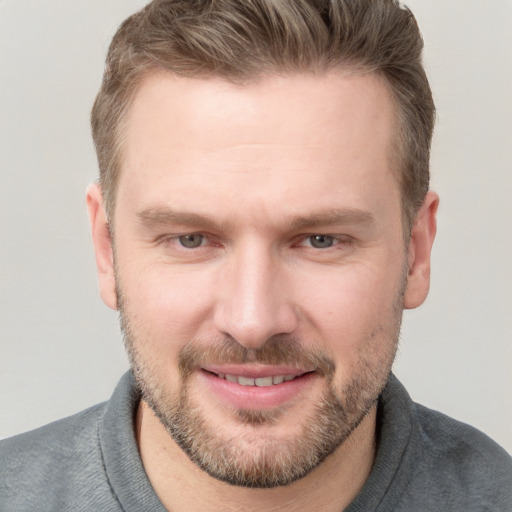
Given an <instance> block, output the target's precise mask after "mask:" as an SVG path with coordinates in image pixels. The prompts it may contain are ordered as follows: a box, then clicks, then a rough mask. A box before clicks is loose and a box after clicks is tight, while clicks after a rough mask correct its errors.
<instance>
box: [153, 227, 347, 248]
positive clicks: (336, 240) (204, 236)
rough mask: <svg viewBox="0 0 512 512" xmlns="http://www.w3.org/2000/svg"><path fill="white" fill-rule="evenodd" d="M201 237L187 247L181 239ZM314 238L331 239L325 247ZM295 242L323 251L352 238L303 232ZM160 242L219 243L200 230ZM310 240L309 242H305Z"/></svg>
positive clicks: (296, 244) (180, 245) (181, 244)
mask: <svg viewBox="0 0 512 512" xmlns="http://www.w3.org/2000/svg"><path fill="white" fill-rule="evenodd" d="M197 236H198V237H201V241H200V243H199V245H197V246H193V247H187V246H186V245H184V244H183V242H182V240H181V239H185V238H186V237H197ZM314 238H317V239H329V240H330V241H331V244H330V245H327V246H325V247H315V246H314V244H313V243H312V239H314ZM295 240H297V242H294V244H293V245H294V246H296V247H309V248H312V249H316V250H318V251H324V250H327V249H331V248H333V247H336V246H338V245H345V246H346V245H351V243H352V239H351V238H350V237H347V236H339V235H338V236H336V235H330V234H325V233H314V234H305V235H300V237H296V239H295ZM161 241H162V243H163V244H164V245H169V244H171V243H176V244H178V245H179V247H180V248H182V249H184V250H189V251H192V250H194V249H199V248H201V247H204V246H205V245H206V244H205V242H208V241H209V242H210V243H212V244H213V245H214V246H215V245H220V244H216V243H215V242H214V241H213V240H212V237H210V236H208V235H207V234H205V233H201V232H196V233H186V234H183V235H171V236H165V237H162V239H161ZM308 241H309V242H310V243H309V244H306V242H308ZM319 241H320V243H321V240H319ZM192 245H193V244H192Z"/></svg>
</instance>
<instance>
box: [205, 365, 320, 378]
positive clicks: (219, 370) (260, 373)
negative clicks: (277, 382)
mask: <svg viewBox="0 0 512 512" xmlns="http://www.w3.org/2000/svg"><path fill="white" fill-rule="evenodd" d="M202 369H203V370H206V371H207V372H210V373H216V374H217V375H218V374H228V375H237V376H243V377H248V378H252V379H258V378H263V377H276V376H278V375H295V376H299V375H303V374H305V373H309V372H311V371H314V370H312V369H309V368H294V367H293V366H268V365H254V364H251V365H239V364H237V365H230V364H221V365H207V366H203V367H202Z"/></svg>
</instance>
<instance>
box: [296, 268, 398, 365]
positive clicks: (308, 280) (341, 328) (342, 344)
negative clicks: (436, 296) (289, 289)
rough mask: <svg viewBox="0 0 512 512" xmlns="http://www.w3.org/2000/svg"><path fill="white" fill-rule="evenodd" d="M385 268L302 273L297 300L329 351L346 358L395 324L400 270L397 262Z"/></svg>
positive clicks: (309, 323) (317, 335)
mask: <svg viewBox="0 0 512 512" xmlns="http://www.w3.org/2000/svg"><path fill="white" fill-rule="evenodd" d="M388 269H389V271H388V272H382V270H381V271H377V270H376V269H375V268H373V267H371V266H367V265H355V266H352V267H351V268H348V267H345V268H337V269H332V271H330V272H329V273H325V274H324V275H321V274H317V275H315V276H314V277H313V276H311V275H310V276H308V275H304V276H303V279H302V280H301V286H300V289H301V291H300V292H297V298H298V302H297V303H298V305H299V308H300V310H301V312H302V314H303V315H304V316H305V317H306V318H307V323H308V325H309V326H311V327H312V328H313V329H314V330H315V331H316V333H314V334H313V335H314V336H315V338H316V337H318V338H319V339H322V340H324V342H325V343H326V345H327V346H326V348H327V349H328V350H331V351H332V352H334V353H341V354H343V356H344V357H348V356H349V355H350V354H354V353H356V352H357V351H358V350H359V349H360V348H361V346H362V345H364V344H365V343H366V342H367V341H369V340H370V339H371V338H372V337H374V336H376V334H377V333H378V332H379V331H381V330H386V331H387V330H389V329H391V328H392V327H393V326H394V325H395V323H396V318H397V307H396V304H397V300H398V297H399V295H400V283H401V271H400V270H399V269H398V268H396V265H395V268H393V267H388Z"/></svg>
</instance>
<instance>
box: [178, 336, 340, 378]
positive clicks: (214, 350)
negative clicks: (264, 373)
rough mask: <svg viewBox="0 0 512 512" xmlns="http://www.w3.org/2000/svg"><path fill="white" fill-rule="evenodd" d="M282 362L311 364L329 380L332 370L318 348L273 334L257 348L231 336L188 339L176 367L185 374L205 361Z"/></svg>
mask: <svg viewBox="0 0 512 512" xmlns="http://www.w3.org/2000/svg"><path fill="white" fill-rule="evenodd" d="M246 363H259V364H265V365H285V366H291V367H293V368H297V369H304V368H314V370H315V372H316V373H318V374H319V375H320V376H322V377H325V378H327V379H329V380H332V378H333V376H334V372H335V370H336V364H335V362H334V360H333V359H332V358H331V357H329V356H328V355H327V354H325V353H324V352H322V351H320V350H313V349H308V348H306V347H304V345H303V344H301V343H300V342H299V341H298V340H297V339H296V338H291V337H289V336H273V337H272V338H270V339H269V340H268V341H267V342H266V343H265V344H264V345H263V346H261V347H259V348H256V349H254V348H246V347H244V346H243V345H241V344H240V343H238V342H237V341H236V340H235V339H234V338H232V337H230V336H225V337H223V338H222V339H216V340H209V341H200V342H196V343H190V344H188V345H186V346H185V347H183V348H182V349H181V350H180V353H179V355H178V368H179V371H180V373H181V375H182V376H183V377H187V376H188V375H190V374H191V373H192V372H193V371H194V370H196V369H197V368H200V367H203V366H207V365H209V364H246Z"/></svg>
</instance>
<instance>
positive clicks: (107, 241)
mask: <svg viewBox="0 0 512 512" xmlns="http://www.w3.org/2000/svg"><path fill="white" fill-rule="evenodd" d="M87 211H88V213H89V221H90V223H91V233H92V240H93V244H94V252H95V255H96V268H97V272H98V282H99V287H100V295H101V298H102V299H103V302H104V303H105V304H106V305H107V306H108V307H109V308H112V309H117V296H116V284H115V277H114V253H113V247H112V239H111V234H110V229H109V225H108V221H107V216H106V213H105V209H104V206H103V194H102V191H101V187H100V186H99V185H98V184H97V183H91V184H90V185H89V186H88V187H87Z"/></svg>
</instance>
